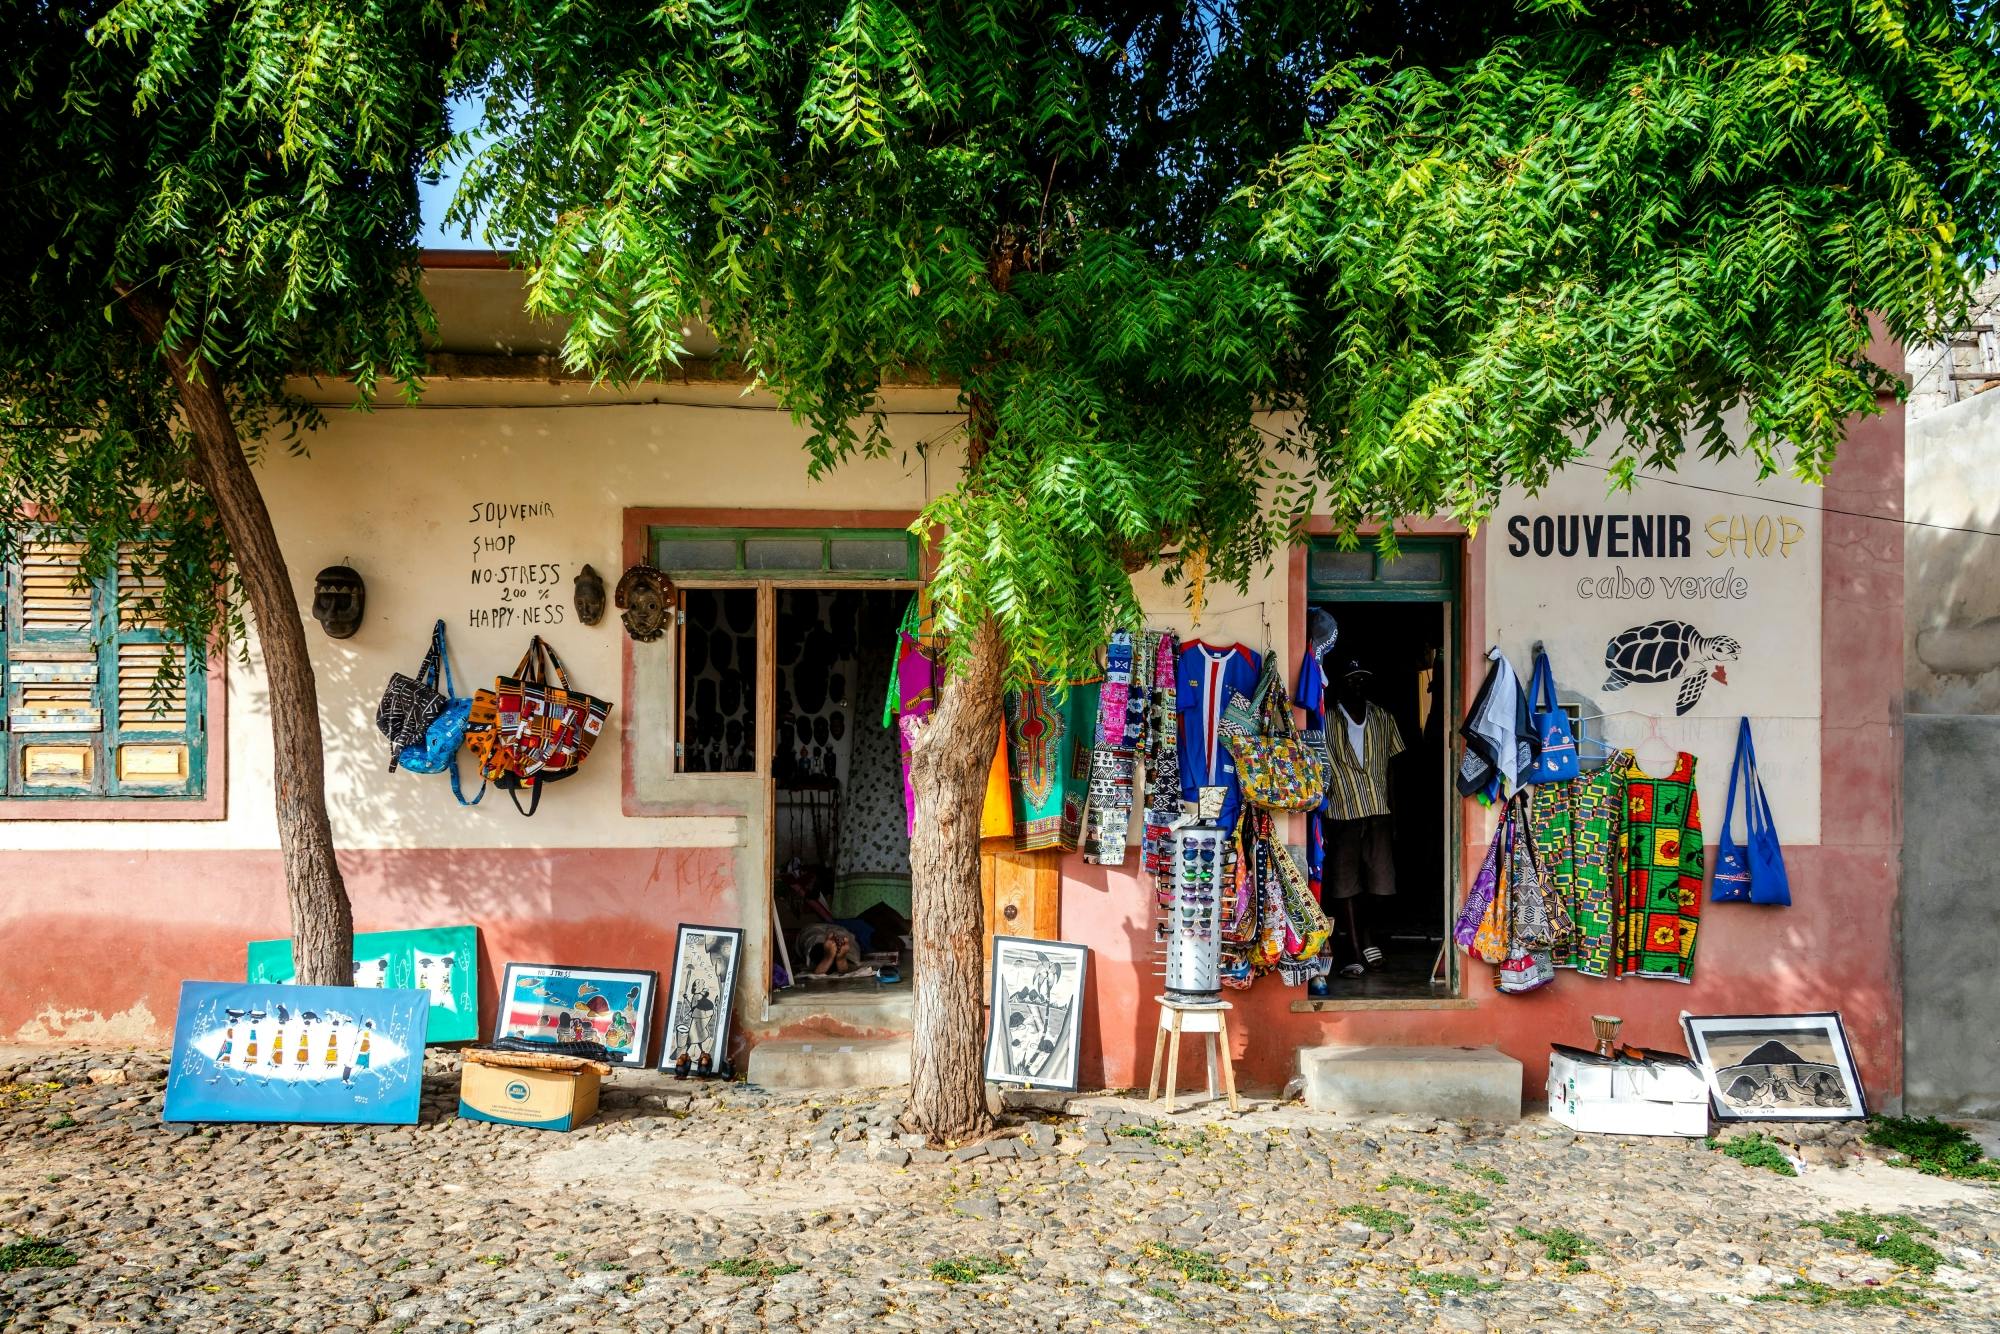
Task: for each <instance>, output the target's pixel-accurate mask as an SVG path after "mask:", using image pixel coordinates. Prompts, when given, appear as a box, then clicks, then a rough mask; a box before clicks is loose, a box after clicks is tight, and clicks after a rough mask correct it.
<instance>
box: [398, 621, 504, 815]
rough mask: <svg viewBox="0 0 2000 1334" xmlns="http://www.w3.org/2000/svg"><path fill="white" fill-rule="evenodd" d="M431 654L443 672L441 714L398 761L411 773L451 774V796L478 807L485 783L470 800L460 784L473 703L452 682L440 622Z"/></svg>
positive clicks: (399, 756) (447, 651)
mask: <svg viewBox="0 0 2000 1334" xmlns="http://www.w3.org/2000/svg"><path fill="white" fill-rule="evenodd" d="M431 652H432V653H434V654H436V655H437V659H438V665H439V667H440V668H441V669H442V670H443V672H444V700H445V706H444V711H443V712H442V713H440V714H438V716H437V717H436V718H434V719H432V720H431V725H430V726H429V727H427V728H425V729H424V735H423V738H422V739H421V740H420V741H418V742H416V743H415V744H414V745H410V746H405V747H404V748H403V750H402V752H401V753H400V754H398V755H397V757H396V758H397V761H398V762H399V763H400V764H401V765H402V767H403V768H404V769H406V770H408V771H409V772H410V773H413V774H435V773H445V772H449V773H450V774H451V795H452V796H454V797H457V798H458V804H459V805H461V806H477V805H478V804H479V802H480V799H481V798H483V797H484V796H485V795H486V784H485V783H484V782H482V783H480V785H479V795H478V796H476V797H474V798H473V799H472V800H471V801H467V800H466V799H465V790H464V789H463V788H462V787H461V786H460V785H459V779H458V752H459V748H460V747H461V746H463V745H464V744H465V730H466V726H467V724H468V723H469V722H470V721H471V716H472V701H471V700H469V699H461V698H460V697H459V695H458V688H457V686H456V684H455V683H454V682H453V681H452V679H451V650H450V649H448V648H446V647H445V642H444V622H443V621H439V622H438V623H437V625H436V626H434V627H433V628H432V629H431Z"/></svg>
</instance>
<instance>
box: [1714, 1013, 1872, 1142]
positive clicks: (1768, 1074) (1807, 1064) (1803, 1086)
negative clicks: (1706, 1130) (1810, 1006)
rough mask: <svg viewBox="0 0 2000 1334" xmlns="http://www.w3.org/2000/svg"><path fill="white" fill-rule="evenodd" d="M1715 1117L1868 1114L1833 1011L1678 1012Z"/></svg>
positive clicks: (1766, 1118)
mask: <svg viewBox="0 0 2000 1334" xmlns="http://www.w3.org/2000/svg"><path fill="white" fill-rule="evenodd" d="M1681 1028H1682V1029H1683V1030H1685V1032H1686V1033H1687V1043H1688V1054H1689V1055H1691V1056H1693V1057H1694V1060H1695V1064H1697V1065H1699V1066H1700V1067H1701V1068H1702V1073H1703V1074H1704V1075H1706V1076H1707V1078H1708V1092H1709V1100H1710V1101H1711V1102H1712V1103H1713V1104H1714V1105H1715V1119H1716V1120H1718V1121H1853V1120H1859V1119H1860V1118H1862V1117H1865V1116H1867V1115H1868V1103H1867V1099H1866V1098H1865V1097H1864V1095H1863V1093H1862V1089H1861V1077H1860V1075H1859V1074H1857V1073H1856V1072H1855V1069H1854V1052H1853V1049H1852V1048H1850V1047H1849V1046H1848V1045H1847V1030H1846V1029H1845V1028H1843V1027H1842V1026H1841V1022H1840V1014H1839V1012H1838V1011H1833V1010H1828V1011H1823V1012H1821V1013H1817V1014H1712V1015H1694V1014H1687V1013H1685V1012H1683V1013H1682V1015H1681Z"/></svg>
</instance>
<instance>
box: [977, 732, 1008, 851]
mask: <svg viewBox="0 0 2000 1334" xmlns="http://www.w3.org/2000/svg"><path fill="white" fill-rule="evenodd" d="M993 742H994V744H993V767H992V768H990V769H988V770H987V771H986V804H985V806H984V807H983V808H982V809H981V810H980V813H979V837H980V838H981V839H988V838H1012V837H1014V792H1013V789H1012V788H1011V787H1009V786H1008V782H1007V729H1005V728H1004V727H1003V728H1001V729H1000V732H999V735H997V736H995V737H994V739H993Z"/></svg>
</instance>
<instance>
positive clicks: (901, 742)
mask: <svg viewBox="0 0 2000 1334" xmlns="http://www.w3.org/2000/svg"><path fill="white" fill-rule="evenodd" d="M937 684H938V667H937V660H936V659H934V658H932V657H931V655H930V652H929V651H928V650H927V649H925V648H924V645H923V641H922V640H920V639H918V638H917V637H916V636H915V635H913V634H911V633H910V632H909V631H907V630H906V631H903V632H902V634H901V635H900V637H899V640H898V643H897V647H896V695H895V708H896V752H897V755H898V757H899V758H900V759H901V761H902V766H903V817H904V822H905V824H906V826H907V828H906V830H905V832H906V833H908V834H909V835H911V836H912V837H914V836H915V835H916V832H917V789H916V788H915V787H914V786H913V785H912V784H911V782H910V743H911V742H912V741H914V740H916V736H917V731H918V729H920V728H921V727H922V726H923V723H924V719H926V718H928V717H930V715H931V710H932V709H935V708H936V707H937Z"/></svg>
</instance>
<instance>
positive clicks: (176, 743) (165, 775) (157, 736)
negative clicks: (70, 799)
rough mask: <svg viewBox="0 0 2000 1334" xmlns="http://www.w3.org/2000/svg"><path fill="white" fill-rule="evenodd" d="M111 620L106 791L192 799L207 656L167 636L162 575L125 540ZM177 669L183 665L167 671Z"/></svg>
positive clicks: (198, 782) (141, 549) (114, 576)
mask: <svg viewBox="0 0 2000 1334" xmlns="http://www.w3.org/2000/svg"><path fill="white" fill-rule="evenodd" d="M108 579H109V581H110V583H111V588H110V589H109V590H108V591H107V596H105V597H104V599H103V601H104V603H105V604H106V605H107V606H108V607H110V608H112V609H114V612H107V620H109V621H111V622H112V623H111V625H110V626H109V629H110V631H111V633H110V634H109V635H108V636H107V639H106V643H105V649H104V655H103V657H104V667H105V674H106V675H108V676H109V677H110V680H111V682H112V685H111V687H110V689H108V690H107V691H105V692H104V696H103V702H104V711H105V718H106V724H107V727H106V751H107V761H108V762H107V764H106V774H105V778H106V784H105V790H106V791H107V792H109V793H110V794H111V795H113V796H120V797H187V796H198V795H200V793H201V790H202V781H203V765H202V746H201V740H202V733H203V723H204V720H203V718H202V707H203V705H204V704H205V703H206V701H207V695H208V692H207V690H206V689H205V688H204V687H205V685H206V679H205V675H204V673H203V670H202V668H203V663H202V662H201V655H199V654H196V653H192V652H190V651H189V650H188V648H187V646H186V645H184V644H181V643H179V642H177V641H176V640H174V639H172V638H171V637H169V636H168V634H167V632H166V629H165V626H164V623H163V622H162V620H161V618H160V608H159V597H160V593H161V589H162V588H163V586H164V582H165V581H164V580H163V579H162V578H161V577H160V575H159V572H158V560H157V557H156V556H155V554H154V552H153V551H152V550H151V549H150V548H149V547H147V546H146V545H145V544H143V543H137V542H127V543H125V544H124V545H123V546H121V547H120V548H119V550H118V568H117V569H116V570H114V571H112V572H111V574H110V575H109V576H108ZM170 666H172V667H175V668H177V669H178V670H177V671H175V672H173V673H171V674H169V672H168V668H169V667H170Z"/></svg>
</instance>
